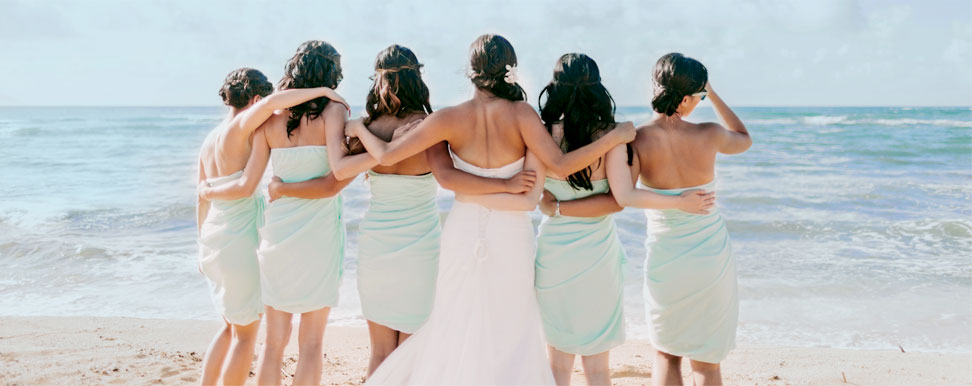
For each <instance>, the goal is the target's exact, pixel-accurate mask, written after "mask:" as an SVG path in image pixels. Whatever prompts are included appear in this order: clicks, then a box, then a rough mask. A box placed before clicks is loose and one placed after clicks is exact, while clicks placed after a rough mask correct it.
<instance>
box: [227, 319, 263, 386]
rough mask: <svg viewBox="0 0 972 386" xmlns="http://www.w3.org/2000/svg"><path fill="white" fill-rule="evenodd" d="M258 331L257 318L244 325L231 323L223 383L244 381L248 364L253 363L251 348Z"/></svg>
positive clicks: (242, 382)
mask: <svg viewBox="0 0 972 386" xmlns="http://www.w3.org/2000/svg"><path fill="white" fill-rule="evenodd" d="M259 331H260V321H259V320H257V321H255V322H253V323H250V324H247V325H245V326H240V325H236V324H234V325H233V346H232V347H231V349H230V356H229V361H227V362H226V366H225V367H224V368H223V384H224V385H242V384H244V383H246V378H247V377H248V376H249V375H250V366H251V365H253V348H254V346H256V339H257V332H259Z"/></svg>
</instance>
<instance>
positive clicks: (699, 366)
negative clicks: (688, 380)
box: [692, 361, 719, 373]
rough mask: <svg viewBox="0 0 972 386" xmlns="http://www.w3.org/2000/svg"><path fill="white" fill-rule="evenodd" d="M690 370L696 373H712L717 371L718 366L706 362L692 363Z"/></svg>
mask: <svg viewBox="0 0 972 386" xmlns="http://www.w3.org/2000/svg"><path fill="white" fill-rule="evenodd" d="M692 370H694V371H698V372H704V373H708V372H712V371H719V364H718V363H708V362H699V361H692Z"/></svg>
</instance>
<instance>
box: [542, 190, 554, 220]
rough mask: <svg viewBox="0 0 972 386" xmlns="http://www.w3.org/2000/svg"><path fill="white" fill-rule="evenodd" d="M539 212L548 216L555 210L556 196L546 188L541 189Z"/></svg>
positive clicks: (552, 214)
mask: <svg viewBox="0 0 972 386" xmlns="http://www.w3.org/2000/svg"><path fill="white" fill-rule="evenodd" d="M540 212H541V213H543V214H545V215H547V216H550V217H553V216H554V214H556V212H557V197H555V196H554V195H553V193H550V191H549V190H547V189H544V190H543V196H541V197H540Z"/></svg>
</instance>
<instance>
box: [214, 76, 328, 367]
mask: <svg viewBox="0 0 972 386" xmlns="http://www.w3.org/2000/svg"><path fill="white" fill-rule="evenodd" d="M272 91H273V86H272V85H271V84H270V82H269V81H267V77H266V76H264V75H263V74H262V73H261V72H260V71H257V70H254V69H252V68H241V69H238V70H235V71H233V72H231V73H230V74H229V75H228V76H227V77H226V81H225V82H224V84H223V87H222V88H221V89H220V91H219V95H220V97H222V99H223V103H224V104H226V106H227V107H228V108H229V114H228V115H227V117H226V119H224V120H223V122H222V123H221V124H220V125H219V126H217V127H216V128H215V129H213V131H212V132H210V134H209V136H207V137H206V140H205V142H204V143H203V146H202V150H201V151H200V153H199V175H198V179H197V183H198V184H200V186H201V187H202V188H203V189H200V190H204V189H206V188H208V187H209V186H213V185H219V186H224V187H228V186H231V185H236V184H239V183H240V182H241V181H244V180H245V179H246V177H245V176H243V174H244V172H243V170H242V169H243V167H244V165H245V164H247V157H248V156H249V155H250V154H251V151H252V148H253V146H252V144H251V142H252V141H253V132H254V131H255V130H256V129H257V128H258V127H259V126H260V125H261V124H263V122H264V121H266V119H267V118H269V117H270V116H271V115H273V111H274V110H276V109H282V108H287V107H290V106H293V105H296V104H298V103H302V102H305V101H307V100H309V99H312V98H319V97H321V96H325V95H332V96H336V95H337V94H335V93H334V92H333V90H331V89H329V88H324V87H320V88H315V89H305V90H288V91H284V92H280V93H276V94H273V95H270V96H269V97H268V96H267V95H269V94H270V92H272ZM253 193H254V192H253V189H250V190H249V191H247V192H246V193H244V194H240V195H237V196H219V197H209V196H207V195H205V194H200V195H199V197H198V206H197V221H198V226H199V257H200V260H199V271H200V272H202V273H203V275H204V276H205V277H206V279H207V281H208V282H209V288H210V292H211V295H212V298H213V302H214V303H215V304H216V308H217V310H218V311H219V313H220V314H221V315H222V317H223V320H224V322H225V323H226V324H225V325H224V327H223V329H222V331H220V332H219V333H218V334H217V335H216V338H214V339H213V342H212V343H211V344H210V346H209V349H207V351H206V356H205V359H204V361H203V375H202V380H201V381H202V383H203V384H205V385H209V384H215V383H216V382H217V381H218V380H219V378H220V374H221V373H223V374H222V375H223V383H225V384H242V383H243V381H245V380H246V376H247V373H249V370H250V363H251V362H252V361H253V346H254V344H255V343H256V342H255V341H256V333H257V329H258V327H259V325H260V324H259V321H260V313H261V312H262V311H263V303H262V302H261V300H260V274H259V269H258V266H257V265H258V263H257V256H256V248H257V244H258V242H259V237H258V235H257V226H258V225H257V224H258V223H259V222H260V221H261V220H262V219H263V198H262V197H261V196H260V195H259V194H257V195H254V194H253ZM231 346H232V350H230V348H231ZM227 352H231V354H230V357H229V361H228V362H227V363H225V365H224V363H223V362H224V359H226V354H227Z"/></svg>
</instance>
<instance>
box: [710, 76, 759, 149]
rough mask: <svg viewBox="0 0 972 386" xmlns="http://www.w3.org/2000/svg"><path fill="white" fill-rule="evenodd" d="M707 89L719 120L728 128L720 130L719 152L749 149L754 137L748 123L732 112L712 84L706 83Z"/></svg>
mask: <svg viewBox="0 0 972 386" xmlns="http://www.w3.org/2000/svg"><path fill="white" fill-rule="evenodd" d="M705 90H706V91H708V94H709V99H711V100H712V108H713V109H715V112H716V115H717V116H719V120H720V121H722V122H723V123H724V124H725V125H726V127H727V128H728V129H723V130H719V133H720V134H721V136H720V141H719V152H720V153H723V154H739V153H742V152H744V151H746V150H748V149H749V147H750V146H752V145H753V139H752V138H750V136H749V131H747V130H746V125H744V124H743V123H742V120H740V119H739V117H737V116H736V113H734V112H732V109H730V108H729V105H726V102H724V101H723V100H722V98H721V97H719V94H716V92H715V90H713V89H712V84H710V83H706V85H705ZM720 129H721V128H720Z"/></svg>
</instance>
